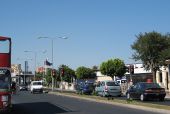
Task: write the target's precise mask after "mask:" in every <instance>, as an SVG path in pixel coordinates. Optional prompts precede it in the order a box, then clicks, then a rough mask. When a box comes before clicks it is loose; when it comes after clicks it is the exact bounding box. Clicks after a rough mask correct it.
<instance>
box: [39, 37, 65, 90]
mask: <svg viewBox="0 0 170 114" xmlns="http://www.w3.org/2000/svg"><path fill="white" fill-rule="evenodd" d="M56 38H59V39H65V40H66V39H68V37H38V39H50V40H51V62H52V70H53V68H54V62H53V41H54V39H56ZM51 78H52V91H53V90H54V77H53V75H52V73H51Z"/></svg>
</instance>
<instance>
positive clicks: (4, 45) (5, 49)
mask: <svg viewBox="0 0 170 114" xmlns="http://www.w3.org/2000/svg"><path fill="white" fill-rule="evenodd" d="M9 44H10V43H9V40H1V41H0V53H9Z"/></svg>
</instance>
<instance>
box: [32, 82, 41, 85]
mask: <svg viewBox="0 0 170 114" xmlns="http://www.w3.org/2000/svg"><path fill="white" fill-rule="evenodd" d="M33 85H42V83H41V82H34V83H33Z"/></svg>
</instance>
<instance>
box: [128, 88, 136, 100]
mask: <svg viewBox="0 0 170 114" xmlns="http://www.w3.org/2000/svg"><path fill="white" fill-rule="evenodd" d="M136 86H137V85H134V86H131V88H130V90H129V93H130V96H131V97H132V98H136Z"/></svg>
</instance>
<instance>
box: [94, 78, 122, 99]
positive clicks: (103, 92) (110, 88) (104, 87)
mask: <svg viewBox="0 0 170 114" xmlns="http://www.w3.org/2000/svg"><path fill="white" fill-rule="evenodd" d="M95 91H96V94H97V95H100V96H103V97H106V96H108V97H109V96H121V87H120V85H119V84H118V83H117V82H116V81H112V80H105V81H100V82H98V83H97V85H96V88H95Z"/></svg>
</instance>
